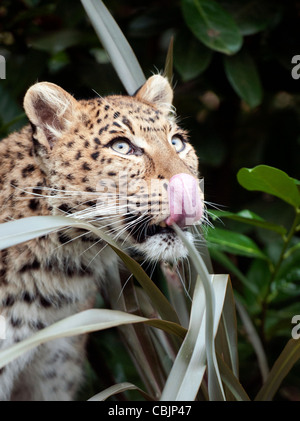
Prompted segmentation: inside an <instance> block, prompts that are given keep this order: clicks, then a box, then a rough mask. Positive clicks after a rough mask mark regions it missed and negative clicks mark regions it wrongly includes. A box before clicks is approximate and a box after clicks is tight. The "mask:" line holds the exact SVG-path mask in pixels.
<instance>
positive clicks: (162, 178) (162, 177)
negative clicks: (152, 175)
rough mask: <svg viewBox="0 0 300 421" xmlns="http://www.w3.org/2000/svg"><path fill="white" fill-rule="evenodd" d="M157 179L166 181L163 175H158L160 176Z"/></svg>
mask: <svg viewBox="0 0 300 421" xmlns="http://www.w3.org/2000/svg"><path fill="white" fill-rule="evenodd" d="M157 178H158V179H159V180H164V178H165V177H164V176H163V175H161V174H158V176H157Z"/></svg>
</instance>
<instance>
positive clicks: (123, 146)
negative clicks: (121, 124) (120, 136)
mask: <svg viewBox="0 0 300 421" xmlns="http://www.w3.org/2000/svg"><path fill="white" fill-rule="evenodd" d="M111 148H112V149H113V150H114V151H115V152H119V153H121V154H122V155H127V154H129V153H130V152H131V151H132V147H131V146H130V144H129V142H127V141H126V140H116V141H115V142H113V143H112V145H111Z"/></svg>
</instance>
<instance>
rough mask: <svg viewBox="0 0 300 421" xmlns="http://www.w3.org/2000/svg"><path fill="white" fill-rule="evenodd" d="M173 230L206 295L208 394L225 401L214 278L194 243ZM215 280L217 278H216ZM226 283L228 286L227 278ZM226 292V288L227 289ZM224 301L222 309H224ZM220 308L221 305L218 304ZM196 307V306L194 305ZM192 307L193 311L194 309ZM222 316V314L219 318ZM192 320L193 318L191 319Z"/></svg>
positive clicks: (177, 230) (177, 228) (176, 228)
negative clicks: (216, 338)
mask: <svg viewBox="0 0 300 421" xmlns="http://www.w3.org/2000/svg"><path fill="white" fill-rule="evenodd" d="M173 228H174V230H175V232H176V234H177V235H178V236H179V237H180V238H181V240H182V242H183V243H184V244H185V246H186V248H187V249H188V251H189V256H190V258H191V260H192V262H193V264H194V266H195V268H196V270H197V272H198V274H199V277H200V279H201V281H202V284H203V288H204V293H205V308H206V317H205V319H206V321H205V323H206V327H205V344H206V358H207V366H208V392H209V396H210V399H211V400H225V394H224V390H223V386H222V381H221V376H220V373H219V369H218V363H217V358H216V353H215V343H214V332H215V331H216V324H218V322H219V319H217V318H216V311H218V310H219V308H217V306H216V302H215V291H214V289H213V287H212V281H211V278H212V276H211V275H210V274H209V273H208V271H207V268H206V265H205V263H204V262H203V260H202V257H201V255H199V253H198V252H197V250H196V248H195V247H194V245H193V244H192V243H190V242H189V241H187V239H186V237H185V235H184V234H183V232H182V231H181V230H180V228H179V227H178V226H177V225H176V224H174V225H173ZM214 278H215V276H214ZM225 278H226V283H225V285H226V284H227V278H228V277H227V276H226V277H225ZM225 290H226V288H225ZM225 290H224V294H225ZM223 302H224V301H223V300H222V303H221V304H222V307H223ZM218 306H219V304H218ZM193 307H194V305H193ZM193 307H192V309H193ZM222 307H221V309H222ZM220 316H221V312H220V314H219V317H220ZM191 320H192V318H191Z"/></svg>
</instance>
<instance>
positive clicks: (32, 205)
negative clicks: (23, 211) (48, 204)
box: [28, 199, 40, 210]
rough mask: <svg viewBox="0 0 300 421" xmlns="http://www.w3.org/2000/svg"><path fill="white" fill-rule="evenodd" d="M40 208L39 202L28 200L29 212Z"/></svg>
mask: <svg viewBox="0 0 300 421" xmlns="http://www.w3.org/2000/svg"><path fill="white" fill-rule="evenodd" d="M39 206H40V201H39V200H38V199H30V201H29V204H28V207H29V209H31V210H37V209H38V208H39Z"/></svg>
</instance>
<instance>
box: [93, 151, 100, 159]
mask: <svg viewBox="0 0 300 421" xmlns="http://www.w3.org/2000/svg"><path fill="white" fill-rule="evenodd" d="M99 154H100V152H94V153H92V154H91V157H92V158H93V159H94V160H95V161H96V159H97V158H98V156H99Z"/></svg>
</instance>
